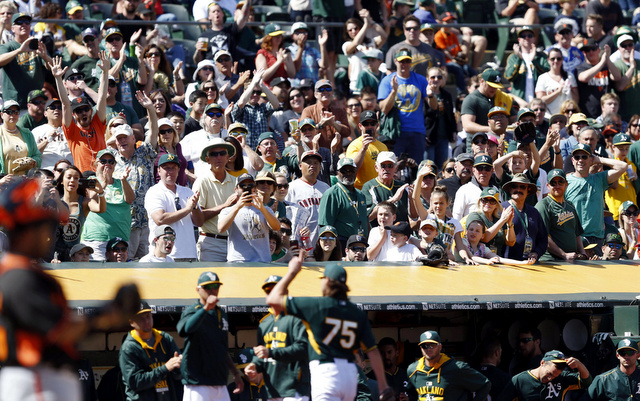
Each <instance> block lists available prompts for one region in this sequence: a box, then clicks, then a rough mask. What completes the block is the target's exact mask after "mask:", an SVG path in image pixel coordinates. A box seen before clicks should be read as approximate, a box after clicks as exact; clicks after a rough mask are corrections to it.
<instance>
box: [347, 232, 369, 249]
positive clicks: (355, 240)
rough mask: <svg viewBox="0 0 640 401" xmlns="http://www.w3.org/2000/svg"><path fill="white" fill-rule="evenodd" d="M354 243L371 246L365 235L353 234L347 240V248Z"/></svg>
mask: <svg viewBox="0 0 640 401" xmlns="http://www.w3.org/2000/svg"><path fill="white" fill-rule="evenodd" d="M353 244H364V246H369V244H368V243H367V239H366V238H365V237H364V236H363V235H358V234H353V235H352V236H350V237H349V239H348V240H347V248H349V247H350V246H351V245H353Z"/></svg>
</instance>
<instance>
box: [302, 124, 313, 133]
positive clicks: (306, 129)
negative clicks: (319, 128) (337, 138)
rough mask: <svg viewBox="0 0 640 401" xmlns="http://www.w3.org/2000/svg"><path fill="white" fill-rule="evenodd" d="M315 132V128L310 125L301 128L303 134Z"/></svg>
mask: <svg viewBox="0 0 640 401" xmlns="http://www.w3.org/2000/svg"><path fill="white" fill-rule="evenodd" d="M313 130H315V128H314V127H311V126H309V125H305V126H304V127H302V128H300V131H302V132H312V131H313Z"/></svg>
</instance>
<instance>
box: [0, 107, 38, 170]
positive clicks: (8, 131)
mask: <svg viewBox="0 0 640 401" xmlns="http://www.w3.org/2000/svg"><path fill="white" fill-rule="evenodd" d="M19 116H20V105H19V104H18V102H16V101H15V100H7V101H5V102H4V105H3V106H2V121H3V122H4V124H2V127H1V130H0V173H4V174H14V175H25V174H27V172H28V171H29V170H31V169H32V168H34V167H40V164H41V163H42V155H41V154H40V151H39V150H38V146H37V144H36V140H35V138H34V137H33V134H32V133H31V131H29V130H26V129H23V128H20V127H18V125H17V124H18V119H19Z"/></svg>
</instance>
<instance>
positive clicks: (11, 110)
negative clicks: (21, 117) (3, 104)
mask: <svg viewBox="0 0 640 401" xmlns="http://www.w3.org/2000/svg"><path fill="white" fill-rule="evenodd" d="M4 112H5V113H6V114H8V115H10V116H17V115H18V114H20V110H14V109H9V110H5V111H4Z"/></svg>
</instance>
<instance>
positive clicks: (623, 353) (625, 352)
mask: <svg viewBox="0 0 640 401" xmlns="http://www.w3.org/2000/svg"><path fill="white" fill-rule="evenodd" d="M635 354H636V351H635V350H632V349H621V350H618V355H620V356H633V355H635Z"/></svg>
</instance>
